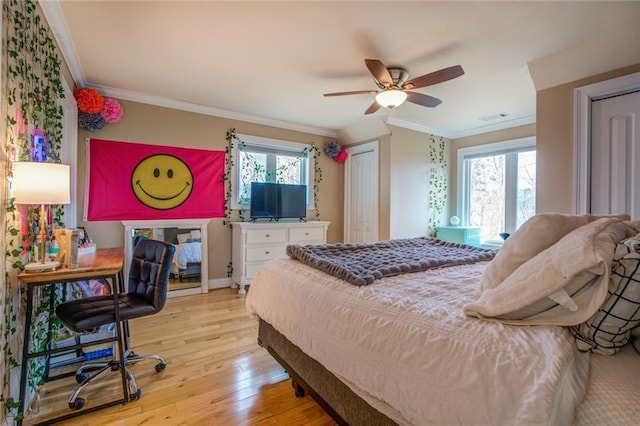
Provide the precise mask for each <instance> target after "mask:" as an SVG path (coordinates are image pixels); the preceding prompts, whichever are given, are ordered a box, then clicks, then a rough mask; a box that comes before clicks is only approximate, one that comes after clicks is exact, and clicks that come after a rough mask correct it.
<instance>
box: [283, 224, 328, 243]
mask: <svg viewBox="0 0 640 426" xmlns="http://www.w3.org/2000/svg"><path fill="white" fill-rule="evenodd" d="M322 240H324V229H322V228H319V227H317V226H316V227H313V228H292V229H290V230H289V242H290V243H291V244H293V243H298V242H310V241H322Z"/></svg>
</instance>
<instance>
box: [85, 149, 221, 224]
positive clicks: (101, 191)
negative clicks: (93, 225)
mask: <svg viewBox="0 0 640 426" xmlns="http://www.w3.org/2000/svg"><path fill="white" fill-rule="evenodd" d="M224 156H225V154H224V151H211V150H204V149H191V148H176V147H170V146H159V145H146V144H137V143H128V142H114V141H105V140H100V139H90V140H89V141H87V184H86V193H85V211H84V216H85V220H95V221H100V220H157V219H199V218H214V217H224V182H223V180H222V178H223V174H224V167H225V165H224V161H225V158H224Z"/></svg>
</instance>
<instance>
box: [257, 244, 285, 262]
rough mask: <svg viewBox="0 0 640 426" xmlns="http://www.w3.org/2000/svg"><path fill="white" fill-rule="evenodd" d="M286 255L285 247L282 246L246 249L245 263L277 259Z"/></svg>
mask: <svg viewBox="0 0 640 426" xmlns="http://www.w3.org/2000/svg"><path fill="white" fill-rule="evenodd" d="M286 255H287V252H286V246H284V245H278V246H271V245H269V246H256V247H247V262H254V261H257V260H261V261H265V260H270V259H277V258H279V257H284V256H286Z"/></svg>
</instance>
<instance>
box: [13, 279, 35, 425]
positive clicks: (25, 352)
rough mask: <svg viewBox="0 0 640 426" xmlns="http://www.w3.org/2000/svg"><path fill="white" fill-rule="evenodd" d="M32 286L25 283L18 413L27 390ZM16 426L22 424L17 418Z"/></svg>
mask: <svg viewBox="0 0 640 426" xmlns="http://www.w3.org/2000/svg"><path fill="white" fill-rule="evenodd" d="M33 287H34V286H32V285H27V311H26V313H25V320H24V343H23V344H24V346H23V348H22V364H20V395H19V396H18V397H19V398H20V401H19V402H20V404H19V407H18V415H20V414H21V413H22V414H23V415H24V409H25V398H26V394H27V392H26V390H27V378H28V373H29V344H30V342H29V340H30V338H31V316H32V315H33ZM17 424H18V426H20V425H22V420H18V422H17Z"/></svg>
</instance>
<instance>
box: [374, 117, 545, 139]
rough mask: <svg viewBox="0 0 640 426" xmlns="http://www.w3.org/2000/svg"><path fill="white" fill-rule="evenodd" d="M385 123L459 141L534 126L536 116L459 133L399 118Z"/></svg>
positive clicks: (389, 119) (387, 119)
mask: <svg viewBox="0 0 640 426" xmlns="http://www.w3.org/2000/svg"><path fill="white" fill-rule="evenodd" d="M385 122H386V123H387V124H390V125H392V126H397V127H402V128H405V129H409V130H415V131H416V132H422V133H428V134H432V135H436V136H442V137H444V138H447V139H459V138H463V137H466V136H473V135H479V134H482V133H489V132H495V131H498V130H504V129H510V128H512V127H518V126H524V125H527V124H533V123H535V122H536V116H535V115H530V116H526V117H521V118H515V119H513V120H506V121H502V122H500V123H494V124H490V125H486V126H479V127H474V128H471V129H466V130H460V131H458V132H450V131H446V130H442V129H436V128H434V127H428V126H422V125H420V124H416V123H412V122H410V121H404V120H398V119H397V118H393V117H387V118H386V119H385Z"/></svg>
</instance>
